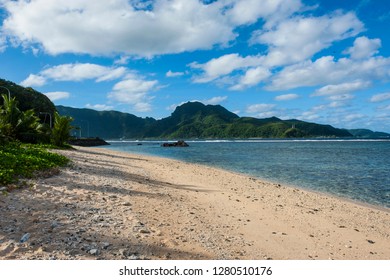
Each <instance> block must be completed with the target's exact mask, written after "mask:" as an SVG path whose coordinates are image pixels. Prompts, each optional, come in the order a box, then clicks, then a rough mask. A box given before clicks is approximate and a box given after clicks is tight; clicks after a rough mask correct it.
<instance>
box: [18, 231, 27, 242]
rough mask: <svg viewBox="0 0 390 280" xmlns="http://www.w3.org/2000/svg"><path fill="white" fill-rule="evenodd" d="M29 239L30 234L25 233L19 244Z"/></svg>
mask: <svg viewBox="0 0 390 280" xmlns="http://www.w3.org/2000/svg"><path fill="white" fill-rule="evenodd" d="M29 238H30V234H29V233H26V234H25V235H23V236H22V238H20V241H19V242H20V243H24V242H26V241H27V240H28V239H29Z"/></svg>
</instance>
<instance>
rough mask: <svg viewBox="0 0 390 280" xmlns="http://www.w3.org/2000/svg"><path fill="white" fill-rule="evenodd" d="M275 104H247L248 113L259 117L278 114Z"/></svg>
mask: <svg viewBox="0 0 390 280" xmlns="http://www.w3.org/2000/svg"><path fill="white" fill-rule="evenodd" d="M275 107H276V105H275V104H266V103H260V104H252V105H249V106H247V108H246V110H245V111H246V113H248V114H250V115H251V116H254V117H257V118H269V117H272V116H275V115H277V114H278V112H276V111H275V110H274V109H275Z"/></svg>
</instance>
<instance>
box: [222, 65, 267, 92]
mask: <svg viewBox="0 0 390 280" xmlns="http://www.w3.org/2000/svg"><path fill="white" fill-rule="evenodd" d="M270 76H271V72H270V71H269V70H268V69H266V68H264V67H261V66H259V67H256V68H251V69H249V70H248V71H246V73H245V75H244V76H242V77H241V78H240V79H239V81H238V84H236V85H234V86H232V87H230V89H231V90H243V89H246V88H248V87H252V86H255V85H257V84H259V83H260V82H262V81H264V80H266V79H268V78H269V77H270Z"/></svg>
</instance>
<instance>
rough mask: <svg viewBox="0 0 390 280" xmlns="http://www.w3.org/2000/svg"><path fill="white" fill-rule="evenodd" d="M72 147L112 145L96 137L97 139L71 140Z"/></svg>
mask: <svg viewBox="0 0 390 280" xmlns="http://www.w3.org/2000/svg"><path fill="white" fill-rule="evenodd" d="M68 143H69V144H70V145H74V146H83V147H94V146H104V145H110V144H109V143H107V142H106V141H104V140H103V139H101V138H99V137H96V138H81V139H71V140H70V141H69V142H68Z"/></svg>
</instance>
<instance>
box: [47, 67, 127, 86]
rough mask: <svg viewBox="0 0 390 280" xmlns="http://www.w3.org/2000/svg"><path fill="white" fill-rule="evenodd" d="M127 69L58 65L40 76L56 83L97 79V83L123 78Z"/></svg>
mask: <svg viewBox="0 0 390 280" xmlns="http://www.w3.org/2000/svg"><path fill="white" fill-rule="evenodd" d="M125 72H126V68H124V67H119V68H110V67H106V66H101V65H98V64H91V63H75V64H62V65H57V66H54V67H51V68H48V69H45V70H43V71H41V72H40V75H41V76H43V77H47V78H50V79H53V80H55V81H82V80H88V79H96V81H98V82H101V81H108V80H114V79H117V78H119V77H121V76H123V75H124V74H125Z"/></svg>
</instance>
